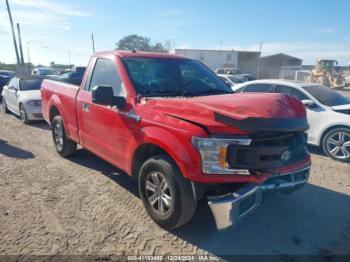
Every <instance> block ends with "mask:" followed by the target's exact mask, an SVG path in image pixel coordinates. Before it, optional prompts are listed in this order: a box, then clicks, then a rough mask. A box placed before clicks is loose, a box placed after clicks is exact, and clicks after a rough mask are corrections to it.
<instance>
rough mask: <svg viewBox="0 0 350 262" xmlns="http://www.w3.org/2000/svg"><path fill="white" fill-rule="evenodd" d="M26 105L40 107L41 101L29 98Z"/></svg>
mask: <svg viewBox="0 0 350 262" xmlns="http://www.w3.org/2000/svg"><path fill="white" fill-rule="evenodd" d="M27 105H29V106H32V107H40V106H41V101H40V100H30V101H28V102H27Z"/></svg>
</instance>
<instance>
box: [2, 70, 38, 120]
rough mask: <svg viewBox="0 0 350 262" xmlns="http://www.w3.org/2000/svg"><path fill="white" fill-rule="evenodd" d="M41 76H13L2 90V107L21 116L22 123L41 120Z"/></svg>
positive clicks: (7, 111) (5, 110) (6, 111)
mask: <svg viewBox="0 0 350 262" xmlns="http://www.w3.org/2000/svg"><path fill="white" fill-rule="evenodd" d="M43 79H44V77H42V76H15V77H13V78H11V80H10V82H9V83H8V85H6V86H4V89H3V91H2V94H1V96H2V108H3V110H4V112H5V113H9V112H12V113H14V114H15V115H18V116H20V117H21V120H22V122H23V123H25V124H28V123H29V122H30V121H32V120H42V119H43V116H42V113H41V96H40V87H41V82H42V81H43Z"/></svg>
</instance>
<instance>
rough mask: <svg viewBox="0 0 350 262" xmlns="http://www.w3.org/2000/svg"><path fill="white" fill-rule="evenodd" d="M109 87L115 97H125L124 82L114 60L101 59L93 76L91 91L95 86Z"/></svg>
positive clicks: (97, 62)
mask: <svg viewBox="0 0 350 262" xmlns="http://www.w3.org/2000/svg"><path fill="white" fill-rule="evenodd" d="M101 85H108V86H111V87H112V88H113V92H114V96H125V90H124V88H123V85H122V81H121V80H120V77H119V75H118V72H117V69H116V66H115V63H114V62H113V61H112V60H109V59H104V58H99V59H97V61H96V64H95V68H94V70H93V72H92V75H91V80H90V87H89V90H91V89H92V88H94V87H95V86H101Z"/></svg>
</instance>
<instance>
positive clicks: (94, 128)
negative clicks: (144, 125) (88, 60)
mask: <svg viewBox="0 0 350 262" xmlns="http://www.w3.org/2000/svg"><path fill="white" fill-rule="evenodd" d="M113 59H114V58H113ZM113 59H112V58H111V59H107V58H98V59H97V60H96V62H95V65H94V67H92V66H90V68H93V70H91V72H89V73H88V74H89V75H88V76H87V80H86V83H85V88H84V90H81V91H80V92H79V93H78V96H77V103H76V110H77V119H78V127H79V138H80V140H81V144H82V145H83V146H84V147H85V148H86V149H88V150H89V151H91V152H93V153H95V154H96V155H98V156H100V157H101V158H103V159H105V160H107V161H108V162H111V163H113V164H115V165H117V166H118V167H123V166H124V165H125V163H126V161H125V149H126V146H127V143H128V140H129V137H130V133H129V132H128V127H127V123H126V122H125V114H124V112H120V111H119V110H118V109H115V108H111V107H109V106H103V105H97V104H94V103H92V97H91V90H92V88H93V87H95V86H99V85H109V86H111V87H112V88H113V91H114V95H115V96H125V89H124V86H123V84H122V81H121V79H120V77H119V74H118V70H117V65H116V62H115V61H114V60H113Z"/></svg>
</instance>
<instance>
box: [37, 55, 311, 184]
mask: <svg viewBox="0 0 350 262" xmlns="http://www.w3.org/2000/svg"><path fill="white" fill-rule="evenodd" d="M127 56H128V57H152V58H164V57H166V58H172V59H183V57H181V56H175V55H169V54H152V53H140V52H137V53H132V52H124V51H120V52H117V51H113V52H102V53H98V54H96V55H94V56H93V58H92V60H91V61H90V64H89V66H88V69H87V70H86V73H85V76H84V79H83V81H82V87H81V88H80V89H78V88H77V87H75V86H72V85H69V84H63V83H58V82H52V81H47V80H45V81H44V82H43V84H42V106H43V115H44V118H45V120H46V121H48V122H50V119H49V113H50V109H51V108H52V107H56V108H57V109H58V111H59V112H60V114H61V115H62V117H63V120H64V124H65V127H66V131H67V133H68V136H69V138H71V139H72V140H74V141H76V142H78V143H79V144H81V145H82V146H83V147H85V148H86V149H88V150H89V151H91V152H93V153H94V154H96V155H98V156H99V157H101V158H103V159H105V160H106V161H108V162H110V163H112V164H113V165H115V166H117V167H119V168H120V169H122V170H124V171H125V172H127V173H128V174H131V168H132V162H133V156H134V153H135V151H136V149H137V148H138V147H139V146H140V145H142V144H145V143H150V144H154V145H157V146H158V147H161V148H162V149H163V150H164V151H166V152H167V153H168V154H169V156H171V157H172V158H173V159H174V161H175V162H176V163H177V165H178V167H179V168H180V170H181V172H182V174H183V175H184V176H185V177H186V178H188V179H190V180H192V181H197V182H203V183H241V182H253V183H261V182H263V181H264V180H266V179H267V178H268V177H269V176H270V175H271V173H265V174H259V175H251V176H238V175H207V174H203V172H202V170H201V159H200V155H199V153H198V152H197V151H196V149H195V148H194V147H193V146H192V144H191V137H192V136H201V137H207V136H208V135H209V134H208V133H207V131H205V130H204V129H203V128H201V127H199V126H197V125H194V124H191V123H189V122H186V121H183V120H180V119H177V118H174V117H171V116H175V117H178V118H183V119H186V120H189V121H193V122H196V123H198V124H201V125H203V126H205V127H206V128H207V129H208V130H209V132H210V133H211V134H225V133H226V134H227V133H229V134H233V135H247V134H248V133H247V131H244V130H240V129H239V128H234V127H230V126H227V125H225V124H222V123H218V122H216V121H215V120H214V112H219V113H221V114H224V115H227V116H230V117H233V118H236V119H244V118H247V117H260V118H285V119H294V118H305V117H306V113H305V109H304V106H303V105H302V104H301V103H300V102H299V101H297V100H296V99H293V98H291V97H288V96H285V95H281V94H268V95H266V94H232V95H231V94H230V95H220V96H207V97H195V98H183V99H180V98H166V99H165V98H158V99H148V100H145V99H141V101H137V99H136V92H135V90H134V87H133V85H132V82H131V81H130V79H129V77H128V74H127V72H126V70H125V68H124V66H123V64H122V62H121V60H120V58H121V57H127ZM96 57H104V58H109V59H112V60H113V61H115V63H116V70H117V72H118V73H119V75H120V77H121V80H122V82H123V84H124V86H125V88H126V92H127V97H126V100H127V105H126V108H125V110H123V111H116V110H115V109H111V108H108V107H105V106H101V105H96V104H93V103H92V102H91V93H90V92H87V91H84V90H83V87H84V85H85V82H86V77H87V75H88V73H89V71H90V70H91V67H92V66H93V64H94V61H95V59H96ZM82 103H86V104H88V105H89V107H90V108H89V112H88V113H87V112H85V111H83V110H82ZM128 112H133V113H134V114H136V115H139V116H140V117H141V121H140V122H136V121H134V120H133V119H129V118H127V117H126V116H125V114H126V113H128ZM169 115H171V116H169ZM307 165H310V157H309V156H307V157H306V158H305V159H304V160H302V161H300V162H299V163H296V164H293V165H290V166H286V167H284V168H281V169H280V170H275V171H276V172H279V173H284V172H291V171H296V170H298V169H301V168H303V167H305V166H307Z"/></svg>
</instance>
